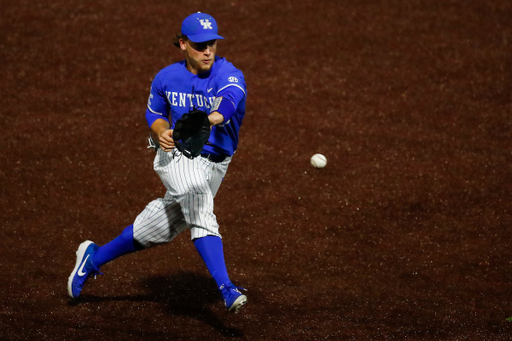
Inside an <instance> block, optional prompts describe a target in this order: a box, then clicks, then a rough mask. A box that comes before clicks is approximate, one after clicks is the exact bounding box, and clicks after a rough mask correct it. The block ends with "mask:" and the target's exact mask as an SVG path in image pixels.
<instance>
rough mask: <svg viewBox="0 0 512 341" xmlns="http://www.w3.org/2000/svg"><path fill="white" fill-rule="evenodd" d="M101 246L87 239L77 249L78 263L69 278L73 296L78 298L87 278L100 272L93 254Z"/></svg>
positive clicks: (69, 286) (69, 290)
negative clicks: (94, 261) (94, 262)
mask: <svg viewBox="0 0 512 341" xmlns="http://www.w3.org/2000/svg"><path fill="white" fill-rule="evenodd" d="M98 248H99V246H98V245H96V244H94V243H93V242H91V241H90V240H87V241H85V242H83V243H82V244H80V246H79V247H78V250H77V251H76V264H75V268H74V269H73V272H72V273H71V275H70V276H69V278H68V294H69V296H71V298H78V296H80V292H81V291H82V288H83V287H84V284H85V282H86V281H87V279H88V278H89V277H90V276H92V275H94V276H96V275H97V274H99V273H100V268H98V267H96V266H95V265H94V264H93V263H92V255H93V254H94V253H95V252H96V250H98Z"/></svg>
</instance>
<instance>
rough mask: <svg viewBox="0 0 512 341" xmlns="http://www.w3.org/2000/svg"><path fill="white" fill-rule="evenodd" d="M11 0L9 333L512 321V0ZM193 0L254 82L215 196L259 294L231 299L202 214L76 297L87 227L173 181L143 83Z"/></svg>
mask: <svg viewBox="0 0 512 341" xmlns="http://www.w3.org/2000/svg"><path fill="white" fill-rule="evenodd" d="M1 8H2V11H1V13H0V63H1V67H0V79H1V80H2V82H1V83H0V93H1V95H2V96H1V98H2V100H1V102H2V106H1V108H0V129H1V134H0V194H1V196H0V214H1V220H0V273H1V276H0V339H1V340H167V339H168V340H173V339H175V340H223V339H226V340H227V339H235V340H326V339H328V340H404V339H406V340H510V339H511V338H512V322H509V321H507V319H508V318H510V317H512V306H511V294H512V249H511V237H512V232H511V231H510V227H511V226H512V180H511V179H512V147H511V141H512V138H511V137H512V58H511V56H512V24H511V20H510V18H512V3H511V2H510V1H508V0H496V1H484V0H475V1H464V0H450V1H446V0H432V1H426V0H423V1H421V0H404V1H399V0H395V1H393V0H387V1H384V0H380V1H379V0H372V1H370V0H363V1H355V0H352V1H345V0H341V1H326V0H319V1H302V2H301V1H288V0H286V1H269V0H256V1H252V2H245V1H233V2H225V1H220V0H211V1H208V2H204V3H202V2H199V1H196V0H192V1H186V2H185V1H177V2H169V1H158V0H150V1H145V2H142V1H120V0H104V1H86V2H80V3H75V2H70V1H64V0H55V1H52V2H51V3H50V2H34V1H26V0H19V1H16V2H14V1H1ZM198 10H200V11H202V12H206V13H209V14H211V15H213V16H214V17H215V18H216V20H217V22H218V23H219V27H220V31H219V34H221V35H222V36H224V37H226V40H225V41H222V42H219V47H218V54H219V55H220V56H225V57H226V58H227V59H228V60H229V61H231V62H233V63H234V64H235V65H236V66H237V67H238V68H239V69H241V70H242V71H243V72H244V74H245V77H246V80H247V84H248V101H247V117H246V118H245V120H244V126H243V127H242V130H241V136H240V141H241V142H240V148H239V150H238V152H237V154H236V156H235V157H234V160H233V163H232V165H231V166H230V170H229V171H228V174H227V177H226V179H225V181H224V183H223V185H222V186H221V189H220V191H219V194H218V196H217V199H216V207H215V212H216V214H217V216H218V219H219V223H220V225H221V233H222V234H223V237H224V245H225V252H226V262H227V265H228V270H229V272H230V275H231V278H232V279H233V281H234V282H235V283H236V284H237V285H240V286H243V287H245V288H247V289H248V292H247V295H248V298H249V304H248V305H247V306H246V307H245V308H244V310H243V311H241V312H240V314H237V315H232V314H228V313H227V312H226V311H225V309H224V308H223V304H222V302H221V301H220V298H219V297H218V294H217V292H216V289H215V282H214V281H213V280H212V279H211V278H210V277H209V275H208V273H207V270H206V267H205V266H204V265H203V263H202V262H201V260H200V257H199V255H198V254H197V253H196V251H195V249H194V247H193V245H192V243H191V242H190V240H189V233H188V232H186V233H184V234H183V235H180V236H179V237H178V238H177V239H176V240H175V241H173V242H172V243H171V244H168V245H165V246H161V247H157V248H154V249H150V250H146V251H144V252H139V253H136V254H132V255H128V256H125V257H123V258H120V259H118V260H115V261H114V262H112V263H110V264H107V265H105V266H104V267H103V268H102V272H103V273H104V274H105V275H104V276H99V278H98V279H96V280H91V281H90V282H88V285H87V286H86V288H85V289H84V292H83V298H82V300H80V301H79V302H71V301H70V299H69V297H68V296H67V292H66V282H67V277H68V276H69V273H70V272H71V270H72V269H73V266H74V262H75V255H74V253H75V251H76V248H77V247H78V245H79V244H80V243H81V242H82V241H83V240H85V239H91V240H93V241H95V242H96V243H98V244H104V243H106V242H108V241H110V240H111V239H112V238H114V237H115V236H117V235H118V234H119V233H120V232H121V231H122V230H123V228H124V227H125V226H127V225H129V224H131V223H132V222H133V220H134V219H135V217H136V216H137V214H138V213H139V212H140V211H141V210H142V209H143V208H144V207H145V205H146V204H147V203H149V202H150V201H151V200H153V199H155V198H157V197H161V196H163V194H164V188H163V185H162V184H161V183H160V181H159V179H158V177H157V175H156V173H154V171H153V170H152V158H153V154H152V152H151V151H149V150H147V149H146V141H145V138H146V136H147V133H148V128H147V125H146V122H145V119H144V111H145V107H146V100H147V96H148V94H149V87H150V84H151V80H152V77H154V75H155V74H156V72H158V71H159V70H160V69H161V68H163V67H164V66H166V65H168V64H171V63H173V62H175V61H178V60H180V59H181V55H180V53H179V51H178V50H177V49H175V48H174V47H173V46H172V42H171V40H172V37H173V34H174V33H175V32H177V31H178V30H179V28H180V25H181V20H182V19H183V18H184V17H185V16H187V15H188V14H190V13H192V12H194V11H198ZM315 153H322V154H324V155H326V157H327V159H328V164H327V167H326V168H324V169H321V170H318V169H313V168H312V167H311V166H310V165H309V158H310V157H311V156H312V155H313V154H315Z"/></svg>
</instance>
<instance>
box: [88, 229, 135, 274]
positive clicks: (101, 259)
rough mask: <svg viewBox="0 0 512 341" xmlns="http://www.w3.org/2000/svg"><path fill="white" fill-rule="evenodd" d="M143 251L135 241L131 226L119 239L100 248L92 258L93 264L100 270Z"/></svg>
mask: <svg viewBox="0 0 512 341" xmlns="http://www.w3.org/2000/svg"><path fill="white" fill-rule="evenodd" d="M142 249H143V247H142V246H141V245H140V244H139V243H137V242H136V241H135V240H134V239H133V225H130V226H128V227H127V228H125V229H124V231H123V232H122V233H121V234H120V235H119V236H118V237H117V238H115V239H114V240H112V241H111V242H109V243H107V244H105V245H103V246H100V248H99V249H98V250H97V251H96V252H95V253H94V255H93V256H92V262H93V264H94V265H96V266H97V267H98V268H99V267H100V266H102V265H103V264H105V263H108V262H110V261H112V260H114V259H116V258H117V257H119V256H122V255H125V254H127V253H131V252H135V251H139V250H142Z"/></svg>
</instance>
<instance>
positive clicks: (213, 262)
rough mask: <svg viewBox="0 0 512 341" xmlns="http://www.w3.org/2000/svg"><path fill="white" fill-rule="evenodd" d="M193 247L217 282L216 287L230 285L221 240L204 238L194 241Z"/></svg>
mask: <svg viewBox="0 0 512 341" xmlns="http://www.w3.org/2000/svg"><path fill="white" fill-rule="evenodd" d="M194 245H195V246H196V249H197V252H199V254H200V255H201V258H203V261H204V263H205V264H206V267H207V268H208V271H210V274H211V275H212V277H213V279H215V282H217V287H220V286H221V285H222V284H223V283H226V284H227V283H231V282H230V281H229V276H228V270H227V269H226V263H225V261H224V251H223V247H222V239H220V237H216V236H206V237H203V238H198V239H195V240H194Z"/></svg>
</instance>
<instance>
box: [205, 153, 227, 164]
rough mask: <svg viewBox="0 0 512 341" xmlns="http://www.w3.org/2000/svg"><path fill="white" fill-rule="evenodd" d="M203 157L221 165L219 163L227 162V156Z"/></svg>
mask: <svg viewBox="0 0 512 341" xmlns="http://www.w3.org/2000/svg"><path fill="white" fill-rule="evenodd" d="M201 157H204V158H205V159H208V160H210V161H211V162H214V163H219V162H222V161H224V160H226V157H227V156H226V155H213V154H201Z"/></svg>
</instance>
